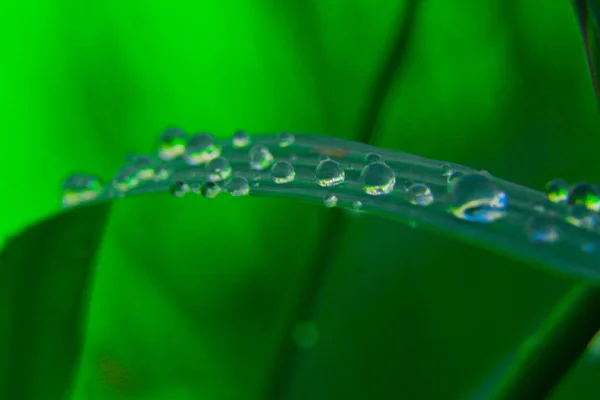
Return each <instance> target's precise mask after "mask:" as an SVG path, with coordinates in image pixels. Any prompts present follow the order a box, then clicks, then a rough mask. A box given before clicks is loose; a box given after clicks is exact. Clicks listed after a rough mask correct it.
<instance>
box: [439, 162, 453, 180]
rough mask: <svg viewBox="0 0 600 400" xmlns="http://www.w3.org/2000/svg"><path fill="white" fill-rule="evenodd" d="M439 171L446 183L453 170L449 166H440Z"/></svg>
mask: <svg viewBox="0 0 600 400" xmlns="http://www.w3.org/2000/svg"><path fill="white" fill-rule="evenodd" d="M440 170H441V171H442V176H443V177H444V178H446V181H448V178H450V177H451V176H452V174H453V173H454V168H452V166H451V165H450V164H443V165H441V166H440Z"/></svg>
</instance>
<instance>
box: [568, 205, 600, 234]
mask: <svg viewBox="0 0 600 400" xmlns="http://www.w3.org/2000/svg"><path fill="white" fill-rule="evenodd" d="M566 220H567V222H569V223H570V224H571V225H575V226H578V227H580V228H584V229H596V226H598V215H597V214H596V213H595V212H593V211H592V210H590V209H589V208H587V207H586V206H585V205H583V204H576V205H574V206H571V207H569V214H568V215H567V217H566Z"/></svg>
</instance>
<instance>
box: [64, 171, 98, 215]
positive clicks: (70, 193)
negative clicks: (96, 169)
mask: <svg viewBox="0 0 600 400" xmlns="http://www.w3.org/2000/svg"><path fill="white" fill-rule="evenodd" d="M102 188H103V183H102V180H101V179H100V178H99V177H97V176H95V175H88V174H74V175H71V176H69V177H68V178H67V179H65V181H64V183H63V186H62V190H63V196H62V204H63V206H64V207H73V206H76V205H78V204H81V203H84V202H86V201H91V200H94V199H95V198H96V197H98V195H99V194H100V193H101V192H102Z"/></svg>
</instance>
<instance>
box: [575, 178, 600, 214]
mask: <svg viewBox="0 0 600 400" xmlns="http://www.w3.org/2000/svg"><path fill="white" fill-rule="evenodd" d="M568 196H569V204H570V205H582V206H585V207H587V208H588V209H590V210H592V211H596V212H598V211H600V190H599V189H598V187H597V186H596V185H592V184H590V183H587V182H580V183H577V184H576V185H573V187H572V188H571V190H570V191H569V195H568Z"/></svg>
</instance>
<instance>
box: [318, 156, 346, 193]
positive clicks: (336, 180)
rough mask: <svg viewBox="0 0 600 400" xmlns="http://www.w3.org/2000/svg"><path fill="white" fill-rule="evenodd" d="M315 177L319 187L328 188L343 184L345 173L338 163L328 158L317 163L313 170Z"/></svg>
mask: <svg viewBox="0 0 600 400" xmlns="http://www.w3.org/2000/svg"><path fill="white" fill-rule="evenodd" d="M315 177H316V178H317V183H318V184H319V186H323V187H328V186H335V185H337V184H340V183H342V182H344V179H346V173H345V172H344V168H343V167H342V166H341V165H340V163H338V162H337V161H334V160H331V159H329V158H328V159H326V160H322V161H321V162H319V164H318V165H317V168H316V169H315Z"/></svg>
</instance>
